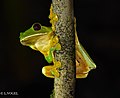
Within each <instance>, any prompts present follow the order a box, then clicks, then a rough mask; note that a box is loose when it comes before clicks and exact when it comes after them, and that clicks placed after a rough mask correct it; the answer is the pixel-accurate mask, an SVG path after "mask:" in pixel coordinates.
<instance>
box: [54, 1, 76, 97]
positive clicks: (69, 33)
mask: <svg viewBox="0 0 120 98" xmlns="http://www.w3.org/2000/svg"><path fill="white" fill-rule="evenodd" d="M52 5H53V12H54V13H55V14H57V16H58V21H57V23H56V25H55V28H56V32H55V33H56V35H57V36H58V37H59V43H60V44H61V50H60V51H57V52H56V53H55V59H56V60H58V61H60V62H61V65H62V66H61V67H60V68H59V69H58V71H59V73H60V77H59V78H55V80H54V94H55V96H54V98H74V97H75V96H74V92H75V76H76V75H75V73H76V72H75V34H74V15H73V0H52Z"/></svg>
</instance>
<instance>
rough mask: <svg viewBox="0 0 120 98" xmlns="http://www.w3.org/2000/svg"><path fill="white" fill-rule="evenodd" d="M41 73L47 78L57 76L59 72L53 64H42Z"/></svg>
mask: <svg viewBox="0 0 120 98" xmlns="http://www.w3.org/2000/svg"><path fill="white" fill-rule="evenodd" d="M42 73H43V74H44V75H45V76H46V77H49V78H54V77H59V72H58V71H57V70H56V68H55V67H53V66H44V67H43V68H42Z"/></svg>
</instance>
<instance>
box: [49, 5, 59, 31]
mask: <svg viewBox="0 0 120 98" xmlns="http://www.w3.org/2000/svg"><path fill="white" fill-rule="evenodd" d="M49 19H50V23H51V24H52V30H53V31H55V24H56V22H57V21H58V16H57V15H56V14H55V13H54V12H53V6H52V4H51V7H50V15H49Z"/></svg>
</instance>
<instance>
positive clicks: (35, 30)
mask: <svg viewBox="0 0 120 98" xmlns="http://www.w3.org/2000/svg"><path fill="white" fill-rule="evenodd" d="M46 37H47V38H46ZM54 37H55V36H54V33H53V31H52V29H51V27H45V26H41V25H40V24H39V23H34V24H33V25H32V27H31V28H30V29H28V30H26V31H25V32H21V33H20V42H21V44H22V45H25V46H29V47H31V48H32V49H34V50H38V51H40V52H41V53H43V55H44V56H45V59H46V60H47V62H48V63H51V62H52V61H53V52H54V51H55V50H59V49H57V47H55V46H54V45H52V41H53V40H54ZM40 38H41V39H40ZM38 41H39V42H38ZM40 42H41V43H40ZM36 43H38V44H42V45H41V46H40V45H38V44H36ZM56 44H57V43H56Z"/></svg>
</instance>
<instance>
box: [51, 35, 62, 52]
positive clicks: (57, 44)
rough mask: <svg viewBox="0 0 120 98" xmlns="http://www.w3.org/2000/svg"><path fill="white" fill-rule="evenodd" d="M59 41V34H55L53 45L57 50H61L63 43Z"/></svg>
mask: <svg viewBox="0 0 120 98" xmlns="http://www.w3.org/2000/svg"><path fill="white" fill-rule="evenodd" d="M58 42H59V39H58V36H55V37H54V38H53V40H52V47H54V48H55V50H61V45H60V43H58Z"/></svg>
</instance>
